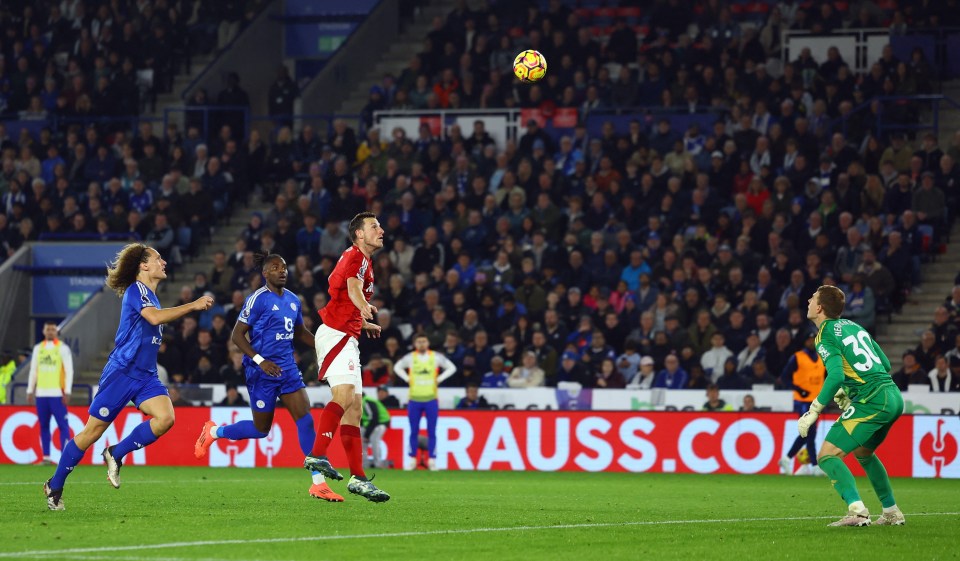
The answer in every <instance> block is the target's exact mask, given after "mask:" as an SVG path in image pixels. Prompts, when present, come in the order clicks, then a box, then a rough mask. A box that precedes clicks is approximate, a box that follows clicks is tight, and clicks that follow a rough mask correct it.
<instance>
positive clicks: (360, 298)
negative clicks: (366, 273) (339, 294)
mask: <svg viewBox="0 0 960 561" xmlns="http://www.w3.org/2000/svg"><path fill="white" fill-rule="evenodd" d="M347 295H348V296H349V297H350V301H351V302H353V305H354V306H356V307H357V309H358V310H360V317H361V318H363V319H364V320H372V319H373V314H375V313H377V308H376V307H374V306H371V305H370V302H367V297H366V296H364V295H363V280H361V279H358V278H357V277H347Z"/></svg>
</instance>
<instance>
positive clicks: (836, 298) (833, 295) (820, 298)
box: [817, 286, 847, 319]
mask: <svg viewBox="0 0 960 561" xmlns="http://www.w3.org/2000/svg"><path fill="white" fill-rule="evenodd" d="M846 302H847V298H846V296H845V295H844V294H843V291H842V290H840V289H839V288H837V287H835V286H821V287H820V288H818V289H817V303H818V304H820V306H821V307H822V308H823V313H824V314H825V315H826V316H827V317H828V318H830V319H837V318H839V317H840V314H842V313H843V307H844V305H845V304H846Z"/></svg>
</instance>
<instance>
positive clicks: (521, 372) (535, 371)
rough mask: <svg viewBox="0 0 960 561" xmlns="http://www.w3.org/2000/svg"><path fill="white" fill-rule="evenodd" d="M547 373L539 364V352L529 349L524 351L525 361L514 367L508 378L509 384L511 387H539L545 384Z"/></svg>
mask: <svg viewBox="0 0 960 561" xmlns="http://www.w3.org/2000/svg"><path fill="white" fill-rule="evenodd" d="M544 378H545V375H544V373H543V369H542V368H540V367H539V366H538V365H537V353H535V352H533V351H527V352H525V353H523V363H522V364H521V365H520V366H517V367H516V368H514V369H513V372H511V373H510V377H509V378H507V386H509V387H511V388H539V387H540V386H542V385H543V380H544Z"/></svg>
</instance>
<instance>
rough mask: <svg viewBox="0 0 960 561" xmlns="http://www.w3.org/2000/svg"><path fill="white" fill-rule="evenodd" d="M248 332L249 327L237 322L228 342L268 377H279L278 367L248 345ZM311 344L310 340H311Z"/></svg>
mask: <svg viewBox="0 0 960 561" xmlns="http://www.w3.org/2000/svg"><path fill="white" fill-rule="evenodd" d="M248 331H250V326H249V325H247V324H246V323H243V322H242V321H238V322H237V324H236V325H234V326H233V332H232V333H231V334H230V341H232V342H233V344H234V345H236V346H237V348H238V349H240V351H242V352H243V354H245V355H247V356H248V357H250V358H251V360H253V361H254V362H256V363H257V365H258V366H259V367H260V369H261V370H263V371H264V372H266V373H267V374H268V375H270V376H279V375H280V373H281V370H280V367H279V366H277V364H276V363H275V362H273V361H272V360H267V359H265V358H263V357H262V356H260V353H258V352H257V350H256V349H254V348H253V345H251V344H250V340H249V339H247V332H248ZM311 342H312V340H311Z"/></svg>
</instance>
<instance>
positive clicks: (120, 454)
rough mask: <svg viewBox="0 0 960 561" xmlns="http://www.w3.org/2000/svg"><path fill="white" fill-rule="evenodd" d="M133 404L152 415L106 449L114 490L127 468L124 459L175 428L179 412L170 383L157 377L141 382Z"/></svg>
mask: <svg viewBox="0 0 960 561" xmlns="http://www.w3.org/2000/svg"><path fill="white" fill-rule="evenodd" d="M133 404H134V405H136V406H137V408H138V409H139V410H140V411H142V412H143V413H144V414H145V415H147V416H149V417H150V420H148V421H144V422H142V423H140V424H139V425H137V426H136V427H134V429H133V430H132V431H131V432H130V434H128V435H127V436H126V438H124V439H123V440H121V441H120V442H118V443H117V444H116V445H115V446H109V447H107V448H105V449H104V450H103V463H104V464H106V466H107V481H109V482H110V484H111V485H113V488H114V489H119V488H120V468H121V467H123V458H124V457H126V455H127V454H129V453H130V452H133V451H134V450H139V449H141V448H145V447H147V446H149V445H151V444H153V443H154V442H156V441H157V439H158V438H160V437H161V436H163V435H165V434H166V433H167V431H169V430H170V429H172V428H173V423H174V422H175V421H176V415H175V414H174V412H173V402H172V401H170V394H169V393H168V392H167V388H166V386H164V385H163V383H162V382H160V380H159V379H157V378H156V377H151V378H147V379H146V380H141V381H140V386H139V388H138V389H137V392H136V395H134V397H133Z"/></svg>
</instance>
